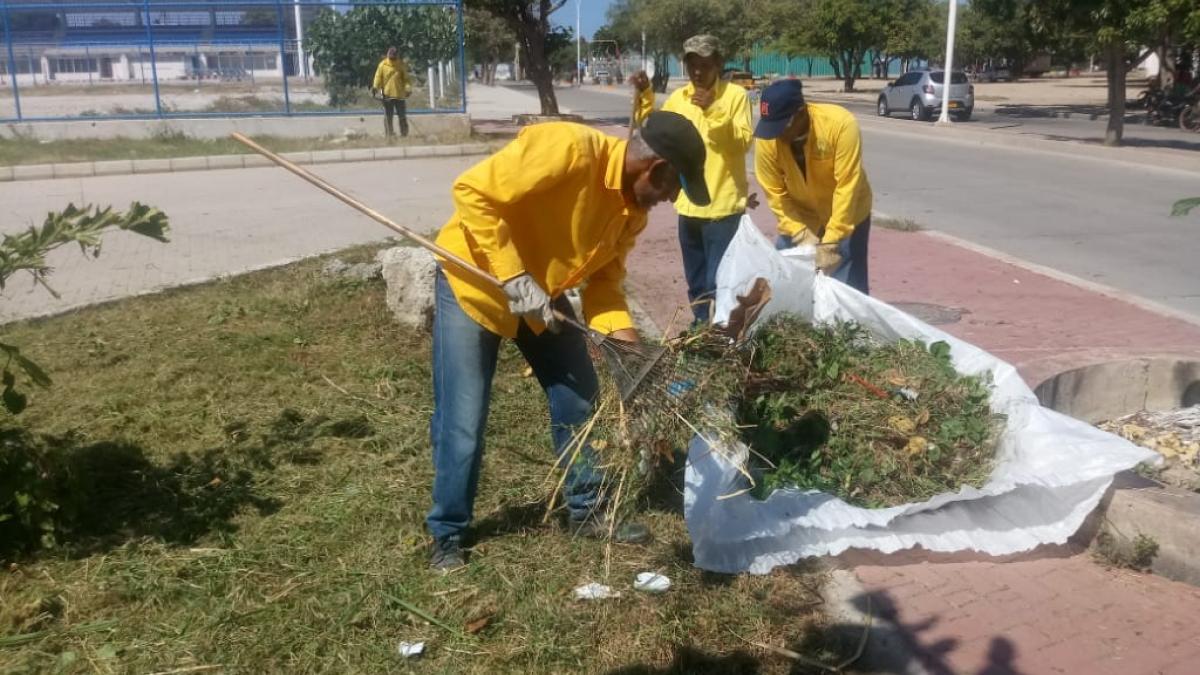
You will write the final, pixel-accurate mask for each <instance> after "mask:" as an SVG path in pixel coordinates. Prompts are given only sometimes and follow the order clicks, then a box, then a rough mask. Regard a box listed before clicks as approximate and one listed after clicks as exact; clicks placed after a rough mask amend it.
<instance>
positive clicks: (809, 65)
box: [808, 56, 813, 78]
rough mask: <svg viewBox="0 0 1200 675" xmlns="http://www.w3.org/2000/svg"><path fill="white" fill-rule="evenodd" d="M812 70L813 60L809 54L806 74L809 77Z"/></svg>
mask: <svg viewBox="0 0 1200 675" xmlns="http://www.w3.org/2000/svg"><path fill="white" fill-rule="evenodd" d="M812 71H813V60H812V57H811V56H810V57H808V76H809V78H811V77H812Z"/></svg>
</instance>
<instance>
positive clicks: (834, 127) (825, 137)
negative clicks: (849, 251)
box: [754, 103, 871, 244]
mask: <svg viewBox="0 0 1200 675" xmlns="http://www.w3.org/2000/svg"><path fill="white" fill-rule="evenodd" d="M808 114H809V118H810V119H811V120H812V129H811V131H809V133H808V140H807V141H805V144H804V160H805V167H806V168H805V171H806V172H807V174H808V175H807V177H806V176H805V175H804V174H802V173H800V167H799V165H797V164H796V158H795V156H794V155H793V154H792V148H791V146H790V144H788V143H782V142H780V141H778V140H776V139H772V140H763V139H761V138H760V139H758V140H756V141H755V149H754V154H755V157H754V170H755V173H756V174H757V177H758V182H759V184H760V185H762V188H763V191H764V192H766V195H767V203H768V204H769V205H770V207H771V211H773V212H774V213H775V216H776V217H777V218H779V231H780V233H782V234H786V235H787V236H789V237H794V236H795V235H796V233H798V232H800V230H801V228H805V227H807V228H808V229H809V230H811V231H812V232H813V233H814V234H816V235H817V236H818V237H820V238H821V242H822V243H826V244H829V243H833V242H837V241H841V240H842V239H844V238H846V237H848V236H850V234H851V233H853V232H854V227H855V226H856V225H858V224H859V223H861V222H862V221H864V220H866V218H867V216H869V215H870V214H871V185H870V183H868V182H867V174H866V172H864V171H863V165H862V136H861V135H860V134H859V131H858V121H857V120H855V119H854V115H852V114H851V113H850V111H848V110H846V109H845V108H843V107H841V106H839V105H832V104H827V103H809V104H808Z"/></svg>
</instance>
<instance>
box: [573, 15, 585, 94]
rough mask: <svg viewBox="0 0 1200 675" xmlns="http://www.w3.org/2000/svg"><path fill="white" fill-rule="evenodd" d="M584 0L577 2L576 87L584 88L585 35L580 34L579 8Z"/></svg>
mask: <svg viewBox="0 0 1200 675" xmlns="http://www.w3.org/2000/svg"><path fill="white" fill-rule="evenodd" d="M582 5H583V0H575V86H577V87H582V86H583V34H582V33H580V32H579V26H580V23H579V8H580V7H581V6H582Z"/></svg>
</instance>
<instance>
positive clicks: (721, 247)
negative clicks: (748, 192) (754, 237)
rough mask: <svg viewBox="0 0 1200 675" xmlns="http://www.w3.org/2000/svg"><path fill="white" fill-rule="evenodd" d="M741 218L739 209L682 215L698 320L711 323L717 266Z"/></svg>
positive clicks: (682, 245) (688, 273)
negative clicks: (728, 212)
mask: <svg viewBox="0 0 1200 675" xmlns="http://www.w3.org/2000/svg"><path fill="white" fill-rule="evenodd" d="M741 220H742V214H740V213H735V214H733V215H732V216H726V217H724V218H718V219H717V220H709V219H707V218H690V217H688V216H679V248H680V250H681V251H682V252H683V276H684V279H686V280H687V294H688V302H690V303H691V305H692V316H693V317H694V319H695V321H696V323H708V318H709V314H710V310H711V308H712V300H713V298H714V297H716V294H717V266H718V265H720V264H721V257H722V256H724V255H725V249H727V248H729V242H730V241H732V240H733V235H734V234H735V233H736V232H737V228H738V223H740V222H741Z"/></svg>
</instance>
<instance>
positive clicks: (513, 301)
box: [504, 274, 559, 333]
mask: <svg viewBox="0 0 1200 675" xmlns="http://www.w3.org/2000/svg"><path fill="white" fill-rule="evenodd" d="M504 295H505V296H506V297H507V298H508V308H509V310H511V311H512V313H513V314H516V315H517V316H520V317H524V318H525V319H528V320H531V321H533V322H537V323H542V324H545V325H546V329H547V330H549V331H551V332H553V333H557V332H558V329H559V323H558V318H557V317H556V316H554V308H553V307H551V305H550V296H549V295H547V294H546V291H543V290H542V287H541V286H538V284H537V282H536V281H534V280H533V277H531V276H529V275H528V274H522V275H520V276H517V277H513V278H512V279H509V280H508V281H506V282H504Z"/></svg>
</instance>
